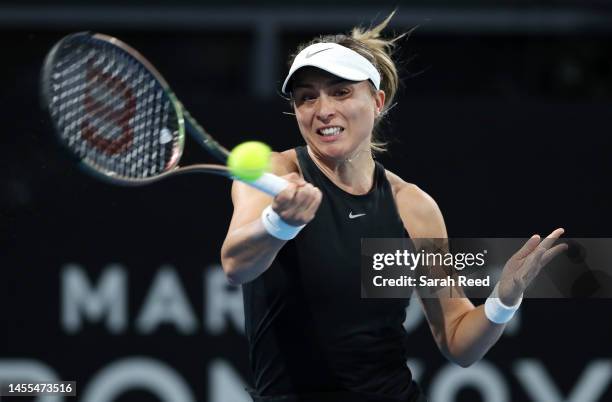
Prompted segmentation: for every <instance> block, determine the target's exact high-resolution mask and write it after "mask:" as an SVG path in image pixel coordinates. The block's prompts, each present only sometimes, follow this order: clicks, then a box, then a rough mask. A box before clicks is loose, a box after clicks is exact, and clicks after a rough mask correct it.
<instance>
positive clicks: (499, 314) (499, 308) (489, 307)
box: [484, 282, 523, 324]
mask: <svg viewBox="0 0 612 402" xmlns="http://www.w3.org/2000/svg"><path fill="white" fill-rule="evenodd" d="M498 286H499V282H498V283H497V285H495V288H494V289H493V292H491V296H489V298H488V299H487V301H486V302H485V307H484V311H485V315H486V316H487V318H488V319H489V320H490V321H492V322H494V323H495V324H505V323H507V322H508V321H510V320H511V319H512V317H513V316H514V313H515V312H516V310H518V309H519V307H520V305H521V302H522V301H523V295H521V298H520V299H519V301H518V302H517V303H516V304H515V305H514V306H506V305H505V304H504V303H502V302H501V300H499V296H498V294H497V288H498Z"/></svg>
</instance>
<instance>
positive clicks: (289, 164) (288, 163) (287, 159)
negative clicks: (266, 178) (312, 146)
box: [270, 149, 300, 176]
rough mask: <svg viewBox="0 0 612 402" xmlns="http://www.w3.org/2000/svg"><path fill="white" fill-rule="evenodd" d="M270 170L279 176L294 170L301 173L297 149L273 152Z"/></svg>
mask: <svg viewBox="0 0 612 402" xmlns="http://www.w3.org/2000/svg"><path fill="white" fill-rule="evenodd" d="M270 171H271V172H272V173H274V174H276V175H279V176H283V175H286V174H289V173H294V172H295V173H299V171H300V168H299V163H298V160H297V154H296V152H295V149H288V150H286V151H282V152H272V155H271V156H270Z"/></svg>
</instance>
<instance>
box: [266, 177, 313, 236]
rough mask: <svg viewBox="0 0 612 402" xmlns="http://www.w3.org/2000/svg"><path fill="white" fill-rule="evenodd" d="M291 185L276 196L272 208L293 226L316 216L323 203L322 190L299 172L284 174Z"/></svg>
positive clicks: (302, 223) (304, 222)
mask: <svg viewBox="0 0 612 402" xmlns="http://www.w3.org/2000/svg"><path fill="white" fill-rule="evenodd" d="M282 177H283V178H284V179H285V180H287V181H288V182H289V185H288V186H287V187H286V188H285V189H284V190H283V191H281V192H280V193H278V194H277V195H276V197H274V200H273V201H272V209H273V210H274V212H276V213H277V214H278V215H279V216H280V217H281V218H282V219H283V220H284V221H285V222H287V223H288V224H289V225H292V226H301V225H305V224H307V223H308V222H310V221H311V220H313V218H314V217H315V213H316V212H317V209H319V205H320V204H321V198H322V197H323V194H322V193H321V190H319V189H318V188H316V187H315V186H313V185H312V184H310V183H308V182H306V181H305V180H304V179H302V178H301V177H300V175H299V174H297V173H289V174H288V175H285V176H282Z"/></svg>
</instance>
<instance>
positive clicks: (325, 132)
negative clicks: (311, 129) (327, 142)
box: [319, 127, 342, 136]
mask: <svg viewBox="0 0 612 402" xmlns="http://www.w3.org/2000/svg"><path fill="white" fill-rule="evenodd" d="M340 131H342V128H340V127H327V128H324V129H321V130H319V132H320V133H321V134H323V135H325V136H328V135H336V134H338V133H339V132H340Z"/></svg>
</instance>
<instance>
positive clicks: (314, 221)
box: [221, 15, 564, 402]
mask: <svg viewBox="0 0 612 402" xmlns="http://www.w3.org/2000/svg"><path fill="white" fill-rule="evenodd" d="M391 17H392V15H390V16H389V17H388V18H387V19H386V20H385V21H383V22H382V23H381V24H380V25H378V26H376V27H374V28H372V29H371V30H361V29H359V28H355V29H353V31H352V33H351V34H350V35H333V36H324V37H320V38H317V39H315V40H314V41H312V42H311V43H308V44H306V45H303V46H301V47H300V49H298V52H297V54H296V55H295V56H294V57H292V60H291V68H290V70H289V73H288V75H287V77H286V79H285V82H284V84H283V87H282V91H283V93H285V94H286V95H288V96H289V97H290V100H291V105H292V107H293V110H294V112H295V117H296V120H297V124H298V127H299V130H300V132H301V134H302V137H303V138H304V141H305V145H304V146H299V147H297V148H294V149H289V150H286V151H284V152H281V153H277V154H275V155H274V156H273V161H272V171H273V172H274V173H276V174H278V175H282V176H284V177H285V178H286V179H287V180H289V181H290V182H291V184H290V185H289V187H287V188H286V189H285V190H284V191H282V192H281V193H280V194H278V195H277V196H276V197H274V199H271V198H270V197H268V196H267V195H265V194H263V193H260V192H258V191H257V190H253V189H252V188H251V187H249V186H247V185H244V184H241V183H239V182H237V181H236V182H234V185H233V187H232V200H233V203H234V213H233V216H232V220H231V223H230V226H229V230H228V233H227V237H226V239H225V242H224V244H223V248H222V256H221V257H222V262H223V268H224V271H225V273H226V275H227V277H228V280H229V281H230V283H233V284H241V285H242V288H243V293H244V311H245V321H246V322H245V326H246V335H247V339H248V343H249V358H250V361H251V369H252V373H253V379H252V380H253V383H254V387H253V388H252V389H249V392H250V394H251V396H252V397H253V400H254V401H256V402H259V401H266V402H272V401H279V402H280V401H283V402H297V401H300V402H303V401H308V402H311V401H312V402H314V401H316V402H321V401H338V402H357V401H371V402H383V401H384V402H414V401H419V402H422V401H425V400H426V398H425V396H424V395H423V393H422V392H421V390H420V389H419V386H418V385H417V383H416V382H415V381H413V379H412V375H411V372H410V369H409V368H408V367H407V366H406V358H407V356H409V355H410V352H411V350H414V349H415V348H417V347H418V345H413V344H411V340H410V339H409V337H408V335H407V333H406V331H405V330H404V328H403V326H402V324H403V321H404V320H405V309H406V306H407V305H408V300H396V299H388V300H385V301H380V300H368V299H361V298H360V290H361V282H360V256H361V253H360V239H361V238H365V237H404V236H405V234H408V235H409V236H410V237H412V238H446V237H447V232H446V228H445V225H444V220H443V218H442V214H441V213H440V210H439V209H438V206H437V205H436V203H435V202H434V200H433V199H432V198H431V197H430V196H429V195H427V194H426V193H425V192H423V191H422V190H421V189H419V187H417V186H416V185H414V184H411V183H407V182H405V181H404V180H402V179H401V178H400V177H398V176H397V175H395V174H393V173H391V172H389V171H388V170H385V169H384V168H383V166H382V165H381V164H380V163H378V162H376V161H375V160H374V158H373V152H376V151H382V150H383V147H384V144H382V143H381V142H379V141H378V140H377V139H376V136H375V134H374V133H375V128H376V126H377V124H378V123H379V122H380V121H381V119H382V118H383V117H384V115H385V112H386V111H387V110H388V108H389V106H390V105H391V104H392V100H393V97H394V95H395V92H396V90H397V86H398V74H397V70H396V67H395V65H394V62H393V61H392V58H391V56H390V54H391V51H392V50H393V47H394V41H395V39H392V40H386V39H383V38H382V37H381V36H380V33H381V31H382V30H383V28H384V27H385V26H386V25H387V23H388V22H389V20H390V18H391ZM562 233H563V229H557V230H555V231H554V232H552V233H551V234H550V236H549V237H548V238H546V239H544V240H542V239H540V237H539V236H538V235H534V236H533V237H531V239H529V240H528V241H527V242H526V244H525V245H524V246H523V247H522V248H521V250H519V251H518V252H517V253H516V254H515V255H514V256H513V257H512V258H511V259H510V260H509V261H508V263H507V264H506V266H505V268H504V270H503V273H502V277H501V279H500V282H499V283H498V286H496V288H495V290H494V294H492V297H490V298H489V299H487V301H486V303H485V304H484V305H481V306H478V307H475V306H474V305H473V304H472V303H471V302H470V300H469V299H467V298H448V297H446V298H433V299H432V298H421V299H420V300H421V304H422V307H423V311H424V313H425V316H426V317H427V321H428V323H429V326H430V328H431V332H432V334H433V337H434V338H435V341H436V343H437V345H438V347H439V349H440V350H441V352H442V353H443V354H444V355H445V356H446V357H447V358H448V359H449V360H450V361H452V362H454V363H456V364H459V365H461V366H464V367H467V366H469V365H471V364H472V363H474V362H476V361H478V360H479V359H481V358H482V357H483V355H484V354H485V353H486V352H487V350H488V349H489V348H491V346H493V344H494V343H495V342H496V341H497V339H498V338H499V337H500V335H501V334H502V332H503V330H504V326H505V323H506V322H508V321H509V319H510V318H511V317H512V314H513V313H514V311H516V309H517V308H518V306H519V304H520V301H521V299H522V294H523V291H524V290H525V288H526V287H527V286H528V284H529V282H531V280H532V279H533V277H534V276H535V275H537V273H538V272H539V270H540V269H541V267H542V266H543V265H545V264H546V263H547V262H548V261H549V260H550V259H552V258H553V257H554V256H555V255H556V254H558V253H559V252H560V251H561V250H562V249H563V247H564V246H563V245H558V246H555V247H551V245H552V243H553V242H554V240H556V239H557V238H558V237H559V236H560V235H561V234H562Z"/></svg>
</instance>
